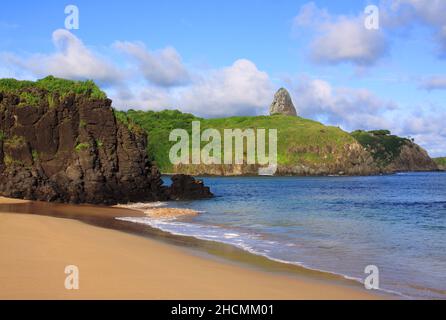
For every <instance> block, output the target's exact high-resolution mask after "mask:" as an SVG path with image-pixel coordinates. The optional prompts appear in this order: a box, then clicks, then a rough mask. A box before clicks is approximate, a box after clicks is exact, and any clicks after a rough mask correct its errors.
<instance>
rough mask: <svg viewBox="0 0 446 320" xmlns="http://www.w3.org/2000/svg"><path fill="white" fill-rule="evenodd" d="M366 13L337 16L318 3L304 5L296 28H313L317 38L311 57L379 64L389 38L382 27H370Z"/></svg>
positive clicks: (318, 60) (313, 44) (314, 41)
mask: <svg viewBox="0 0 446 320" xmlns="http://www.w3.org/2000/svg"><path fill="white" fill-rule="evenodd" d="M364 19H365V16H364V14H363V13H361V14H359V15H358V16H333V15H330V14H329V13H328V12H327V11H326V10H324V9H319V8H318V7H317V6H316V5H315V4H314V3H308V4H306V5H304V6H302V8H301V10H300V12H299V14H298V15H297V16H296V17H295V19H294V28H295V29H296V28H310V29H311V30H313V31H315V37H314V39H313V41H312V43H311V45H310V57H311V59H312V60H313V61H315V62H317V63H322V64H339V63H344V62H348V63H352V64H354V65H357V66H370V65H373V64H375V63H376V62H377V61H378V60H379V59H380V58H382V57H383V56H384V55H385V54H386V53H387V41H386V39H385V37H384V34H383V33H382V32H381V30H368V29H366V28H365V26H364Z"/></svg>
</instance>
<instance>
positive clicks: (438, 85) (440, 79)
mask: <svg viewBox="0 0 446 320" xmlns="http://www.w3.org/2000/svg"><path fill="white" fill-rule="evenodd" d="M420 88H421V89H425V90H429V91H431V90H446V75H437V76H431V77H429V78H426V79H424V80H422V82H421V84H420Z"/></svg>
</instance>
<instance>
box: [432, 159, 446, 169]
mask: <svg viewBox="0 0 446 320" xmlns="http://www.w3.org/2000/svg"><path fill="white" fill-rule="evenodd" d="M434 161H435V163H436V164H437V165H438V166H440V167H442V168H445V169H446V157H442V158H435V159H434Z"/></svg>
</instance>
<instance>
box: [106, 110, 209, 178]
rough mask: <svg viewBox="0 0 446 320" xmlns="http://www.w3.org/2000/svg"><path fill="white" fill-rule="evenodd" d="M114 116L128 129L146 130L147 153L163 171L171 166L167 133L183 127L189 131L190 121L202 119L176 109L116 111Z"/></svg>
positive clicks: (170, 143) (170, 144)
mask: <svg viewBox="0 0 446 320" xmlns="http://www.w3.org/2000/svg"><path fill="white" fill-rule="evenodd" d="M115 116H116V119H117V120H118V121H120V122H121V123H123V124H124V125H126V126H127V128H129V129H130V131H134V130H138V128H142V129H143V130H145V132H147V134H148V136H149V138H148V144H147V145H148V150H147V152H148V154H149V157H150V158H151V160H152V161H156V163H157V164H158V166H159V167H160V168H161V170H163V171H165V172H166V171H169V170H171V169H172V166H171V164H170V161H169V150H170V147H171V146H172V145H173V143H172V142H169V134H170V132H171V131H172V130H174V129H185V130H187V132H189V134H190V133H191V125H192V121H195V120H202V119H200V118H197V117H195V116H193V115H191V114H188V113H182V112H180V111H177V110H164V111H160V112H155V111H135V110H129V111H127V112H123V111H116V110H115Z"/></svg>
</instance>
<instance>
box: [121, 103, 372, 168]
mask: <svg viewBox="0 0 446 320" xmlns="http://www.w3.org/2000/svg"><path fill="white" fill-rule="evenodd" d="M115 114H116V116H117V117H118V118H119V119H121V121H124V122H127V123H129V125H137V126H140V127H142V128H143V129H144V130H146V131H147V133H148V136H149V143H148V145H149V150H148V151H149V154H150V155H151V156H152V157H153V160H155V161H156V162H157V164H158V166H159V167H160V169H161V170H162V172H173V171H176V172H177V171H178V170H179V168H174V167H173V166H172V164H171V163H170V161H169V150H170V148H171V146H172V145H173V144H174V142H169V134H170V132H171V131H172V130H173V129H177V128H181V129H186V130H187V131H188V132H189V134H190V133H191V123H192V121H197V120H198V121H200V122H201V130H202V131H203V130H205V129H207V128H213V129H217V130H219V131H220V132H221V134H222V137H223V130H224V129H237V128H239V129H242V130H243V129H248V128H253V129H277V130H278V146H277V148H278V164H279V167H280V168H281V169H282V170H283V171H284V172H283V173H290V174H292V173H293V170H297V171H299V172H300V171H301V173H303V174H311V172H312V171H314V172H315V173H316V174H317V173H319V171H320V174H324V173H326V174H329V173H338V170H339V171H348V170H349V168H350V167H353V166H354V165H355V163H354V162H357V164H358V165H363V164H365V163H366V162H367V159H365V158H364V157H367V155H366V154H365V152H362V151H363V150H359V149H361V148H360V146H359V144H358V143H357V141H356V140H355V138H354V137H352V136H351V135H350V134H348V133H347V132H344V131H342V130H341V129H339V128H337V127H332V126H324V125H323V124H321V123H319V122H316V121H312V120H308V119H304V118H301V117H290V116H282V115H274V116H257V117H229V118H216V119H202V118H198V117H195V116H193V115H191V114H186V113H181V112H180V111H171V110H165V111H160V112H154V111H147V112H144V111H134V110H130V111H128V112H126V113H125V112H119V111H116V112H115ZM266 141H267V142H268V139H266ZM355 147H356V150H354V149H355ZM349 148H353V149H352V150H349ZM354 152H359V154H360V155H359V158H357V159H352V162H353V163H348V165H347V166H345V167H344V166H343V165H342V163H340V162H343V161H344V159H346V158H348V157H349V156H350V154H349V153H354ZM361 157H363V158H361ZM195 167H196V166H195ZM318 168H319V169H320V170H319V169H318ZM195 169H196V170H198V171H199V172H196V171H194V170H192V168H190V167H189V168H186V169H185V168H183V169H182V170H180V171H187V173H194V174H205V173H214V172H213V171H215V168H210V167H209V166H208V167H207V168H206V167H196V168H195ZM350 169H351V168H350ZM363 169H364V168H363ZM369 169H370V168H369ZM191 170H192V171H191ZM318 170H319V171H318ZM208 171H209V172H208ZM211 171H212V172H211ZM217 171H218V170H217ZM242 173H247V174H248V173H249V172H243V170H242Z"/></svg>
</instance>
